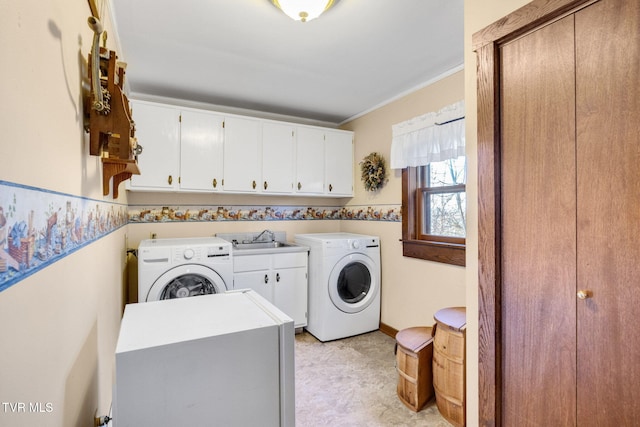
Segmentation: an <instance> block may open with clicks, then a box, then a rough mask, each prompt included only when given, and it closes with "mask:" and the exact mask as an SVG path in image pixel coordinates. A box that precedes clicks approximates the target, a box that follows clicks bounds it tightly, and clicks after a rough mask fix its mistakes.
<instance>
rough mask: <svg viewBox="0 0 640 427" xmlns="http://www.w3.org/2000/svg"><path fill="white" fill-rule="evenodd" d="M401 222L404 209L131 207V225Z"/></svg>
mask: <svg viewBox="0 0 640 427" xmlns="http://www.w3.org/2000/svg"><path fill="white" fill-rule="evenodd" d="M332 219H335V220H364V221H391V222H399V221H402V209H401V205H392V206H391V205H383V206H364V205H362V206H345V207H342V206H273V205H272V206H195V205H193V206H132V205H131V206H129V223H158V222H215V221H298V220H332Z"/></svg>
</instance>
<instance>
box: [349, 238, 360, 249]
mask: <svg viewBox="0 0 640 427" xmlns="http://www.w3.org/2000/svg"><path fill="white" fill-rule="evenodd" d="M351 247H352V248H353V249H360V242H358V241H357V240H354V241H353V242H351Z"/></svg>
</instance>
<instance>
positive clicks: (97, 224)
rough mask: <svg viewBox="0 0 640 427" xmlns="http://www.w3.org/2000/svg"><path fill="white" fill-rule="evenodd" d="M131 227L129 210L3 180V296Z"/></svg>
mask: <svg viewBox="0 0 640 427" xmlns="http://www.w3.org/2000/svg"><path fill="white" fill-rule="evenodd" d="M126 223H127V206H126V205H123V204H118V203H113V202H104V201H99V200H92V199H88V198H84V197H77V196H72V195H69V194H64V193H58V192H54V191H48V190H43V189H39V188H35V187H29V186H25V185H20V184H16V183H12V182H7V181H1V180H0V292H2V291H3V290H5V289H7V288H8V287H10V286H12V285H14V284H16V283H17V282H19V281H20V280H23V279H24V278H26V277H28V276H30V275H31V274H33V273H35V272H37V271H39V270H41V269H42V268H44V267H46V266H47V265H49V264H51V263H53V262H55V261H57V260H59V259H61V258H63V257H65V256H67V255H69V254H70V253H72V252H75V251H76V250H78V249H80V248H82V247H83V246H86V245H88V244H89V243H91V242H93V241H95V240H97V239H99V238H101V237H104V236H105V235H107V234H109V233H111V232H113V231H115V230H117V229H118V228H120V227H122V226H124V225H126Z"/></svg>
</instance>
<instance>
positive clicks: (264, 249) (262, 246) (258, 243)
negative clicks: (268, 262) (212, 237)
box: [216, 230, 309, 257]
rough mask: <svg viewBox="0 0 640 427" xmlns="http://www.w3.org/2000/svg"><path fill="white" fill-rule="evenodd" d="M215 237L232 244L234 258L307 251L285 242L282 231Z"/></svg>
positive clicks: (307, 249)
mask: <svg viewBox="0 0 640 427" xmlns="http://www.w3.org/2000/svg"><path fill="white" fill-rule="evenodd" d="M216 236H217V237H220V238H222V239H224V240H226V241H227V242H231V243H232V244H233V256H234V257H236V256H249V255H262V254H283V253H290V252H308V251H309V248H308V247H306V246H303V245H298V244H295V243H289V242H287V235H286V233H285V232H284V231H275V232H274V231H270V230H264V231H262V232H260V233H256V232H248V233H217V234H216Z"/></svg>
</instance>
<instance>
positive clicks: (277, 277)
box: [276, 273, 280, 282]
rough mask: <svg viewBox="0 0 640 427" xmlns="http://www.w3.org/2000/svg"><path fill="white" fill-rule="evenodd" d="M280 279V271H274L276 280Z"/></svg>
mask: <svg viewBox="0 0 640 427" xmlns="http://www.w3.org/2000/svg"><path fill="white" fill-rule="evenodd" d="M279 281H280V273H276V282H279Z"/></svg>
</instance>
